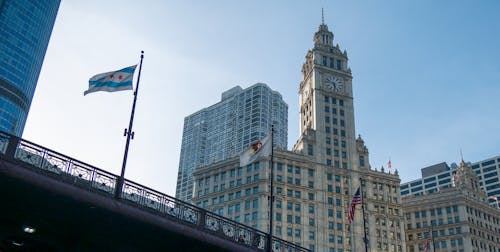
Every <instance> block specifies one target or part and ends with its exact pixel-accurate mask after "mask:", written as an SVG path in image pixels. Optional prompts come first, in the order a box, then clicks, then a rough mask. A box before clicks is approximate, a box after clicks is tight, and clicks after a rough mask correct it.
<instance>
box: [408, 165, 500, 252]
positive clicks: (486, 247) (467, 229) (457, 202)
mask: <svg viewBox="0 0 500 252" xmlns="http://www.w3.org/2000/svg"><path fill="white" fill-rule="evenodd" d="M403 206H404V213H405V222H406V235H407V246H408V251H409V252H415V251H424V250H425V247H426V246H427V249H428V250H427V251H436V252H438V251H449V252H479V251H488V252H499V251H500V210H499V209H498V208H497V207H494V206H490V205H489V204H488V201H487V197H486V193H485V192H484V191H482V190H481V189H480V185H479V178H478V177H477V175H476V174H475V173H474V171H473V170H472V169H471V167H470V166H469V165H467V164H466V163H465V162H463V161H462V163H461V164H460V167H459V168H458V169H457V171H456V173H455V175H454V177H453V179H452V186H451V187H449V188H444V189H441V190H439V191H436V192H433V193H428V194H423V195H410V196H404V197H403Z"/></svg>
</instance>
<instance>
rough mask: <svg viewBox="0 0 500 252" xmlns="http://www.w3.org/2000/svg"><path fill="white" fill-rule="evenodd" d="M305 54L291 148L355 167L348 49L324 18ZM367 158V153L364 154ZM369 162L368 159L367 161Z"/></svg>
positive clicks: (327, 161) (338, 165)
mask: <svg viewBox="0 0 500 252" xmlns="http://www.w3.org/2000/svg"><path fill="white" fill-rule="evenodd" d="M313 41H314V47H313V48H312V49H311V50H309V51H308V52H307V54H306V61H305V63H304V64H303V66H302V81H301V83H300V87H299V99H300V101H299V102H300V132H301V137H300V139H299V141H298V142H297V144H296V145H295V146H294V150H298V151H303V152H304V153H308V154H309V155H311V156H313V157H314V159H315V161H316V162H319V163H322V164H325V165H327V166H333V167H336V168H344V169H358V168H359V165H358V164H359V163H358V162H353V161H352V160H356V161H357V160H358V158H355V157H356V156H357V154H356V137H355V131H354V106H353V93H352V75H351V69H350V68H349V65H348V57H347V52H346V51H345V50H344V51H342V50H341V49H340V47H339V45H338V44H336V45H335V46H334V44H333V41H334V35H333V33H332V32H331V31H330V30H328V26H327V25H326V24H325V23H324V22H323V23H322V24H321V25H320V26H319V29H318V31H317V32H316V33H315V34H314V37H313ZM364 158H365V159H367V157H364ZM366 163H368V162H366Z"/></svg>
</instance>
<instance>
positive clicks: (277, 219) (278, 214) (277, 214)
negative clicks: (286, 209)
mask: <svg viewBox="0 0 500 252" xmlns="http://www.w3.org/2000/svg"><path fill="white" fill-rule="evenodd" d="M276 221H281V213H276Z"/></svg>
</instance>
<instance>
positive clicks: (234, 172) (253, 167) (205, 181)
mask: <svg viewBox="0 0 500 252" xmlns="http://www.w3.org/2000/svg"><path fill="white" fill-rule="evenodd" d="M259 170H260V163H258V162H257V163H253V164H250V165H247V167H246V173H247V174H249V173H252V171H254V172H259ZM242 175H243V167H238V168H233V169H231V170H230V171H229V177H231V178H233V177H236V176H242ZM226 178H227V173H226V172H225V171H223V172H221V173H220V174H219V173H217V174H215V175H213V177H210V176H207V177H205V178H200V179H199V180H198V186H200V187H201V186H204V185H207V186H208V185H210V181H213V182H214V183H215V182H217V181H219V179H220V180H221V181H224V180H225V179H226Z"/></svg>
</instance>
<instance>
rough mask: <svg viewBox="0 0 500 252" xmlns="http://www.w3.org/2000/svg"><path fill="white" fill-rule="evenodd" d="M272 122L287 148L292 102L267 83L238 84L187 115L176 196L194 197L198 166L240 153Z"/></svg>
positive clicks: (277, 138)
mask: <svg viewBox="0 0 500 252" xmlns="http://www.w3.org/2000/svg"><path fill="white" fill-rule="evenodd" d="M271 125H274V146H279V147H281V148H285V149H286V147H287V138H288V105H287V104H286V103H285V102H284V101H283V98H282V97H281V95H280V94H279V93H278V92H276V91H273V90H271V89H270V88H269V87H268V86H267V85H266V84H263V83H257V84H255V85H253V86H251V87H248V88H246V89H242V88H241V87H239V86H236V87H234V88H232V89H230V90H228V91H226V92H224V93H222V99H221V101H220V102H218V103H216V104H214V105H212V106H210V107H207V108H204V109H202V110H200V111H198V112H195V113H194V114H191V115H189V116H187V117H186V118H185V119H184V129H183V134H182V146H181V157H180V160H179V173H178V176H177V188H176V193H175V196H176V197H177V198H178V199H181V200H185V201H191V198H192V196H193V195H192V194H193V172H194V171H195V169H196V168H197V167H199V166H205V165H209V164H211V163H213V162H217V161H221V160H225V159H228V158H230V157H234V156H236V155H239V153H240V152H241V151H242V150H244V149H246V148H248V147H249V146H250V144H251V143H253V142H255V141H257V140H261V139H263V138H264V137H265V136H267V135H268V134H270V130H271Z"/></svg>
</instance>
